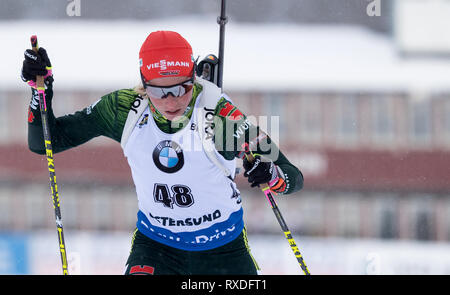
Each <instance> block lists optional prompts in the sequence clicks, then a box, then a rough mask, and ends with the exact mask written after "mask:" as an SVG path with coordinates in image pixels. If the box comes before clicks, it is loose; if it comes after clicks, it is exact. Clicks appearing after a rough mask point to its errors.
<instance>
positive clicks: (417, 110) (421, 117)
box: [409, 100, 431, 144]
mask: <svg viewBox="0 0 450 295" xmlns="http://www.w3.org/2000/svg"><path fill="white" fill-rule="evenodd" d="M409 109H410V112H409V114H410V120H409V122H410V123H409V126H410V132H409V136H410V141H411V142H412V143H414V144H426V143H429V141H430V139H431V106H430V101H429V100H421V101H414V100H412V101H410V108H409Z"/></svg>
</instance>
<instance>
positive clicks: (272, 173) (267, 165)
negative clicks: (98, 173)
mask: <svg viewBox="0 0 450 295" xmlns="http://www.w3.org/2000/svg"><path fill="white" fill-rule="evenodd" d="M243 166H244V170H245V172H244V177H248V182H250V183H251V187H255V186H259V185H260V184H264V183H269V182H271V181H273V180H274V179H276V178H277V177H278V171H277V168H276V165H275V164H274V163H273V162H272V161H269V162H265V161H264V162H263V161H262V160H261V157H260V156H255V159H254V161H253V162H252V163H250V162H249V161H248V160H247V157H244V163H243Z"/></svg>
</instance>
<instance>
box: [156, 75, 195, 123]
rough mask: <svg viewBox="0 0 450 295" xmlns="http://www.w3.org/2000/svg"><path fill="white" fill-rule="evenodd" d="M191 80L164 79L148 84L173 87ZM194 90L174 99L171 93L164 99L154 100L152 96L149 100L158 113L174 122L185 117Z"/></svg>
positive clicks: (183, 78)
mask: <svg viewBox="0 0 450 295" xmlns="http://www.w3.org/2000/svg"><path fill="white" fill-rule="evenodd" d="M189 78H190V77H164V78H156V79H153V80H150V81H148V83H149V84H151V85H152V86H171V85H176V84H179V83H182V82H184V81H186V80H188V79H189ZM192 89H193V88H191V89H190V90H189V91H188V92H186V93H185V94H184V95H182V96H179V97H174V96H173V95H172V94H171V93H169V95H168V96H167V97H166V98H163V99H158V98H154V97H151V96H150V95H149V98H150V100H151V102H152V104H153V105H154V106H155V108H157V109H158V111H159V112H160V113H161V114H163V115H164V117H166V118H167V119H168V120H170V121H172V120H174V119H176V118H177V117H179V116H181V115H183V113H184V111H185V110H186V108H187V106H188V105H189V102H190V101H191V99H192Z"/></svg>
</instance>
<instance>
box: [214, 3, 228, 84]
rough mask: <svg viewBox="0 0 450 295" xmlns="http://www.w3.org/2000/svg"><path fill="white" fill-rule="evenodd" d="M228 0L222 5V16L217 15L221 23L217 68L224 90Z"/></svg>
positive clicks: (219, 80)
mask: <svg viewBox="0 0 450 295" xmlns="http://www.w3.org/2000/svg"><path fill="white" fill-rule="evenodd" d="M225 5H226V1H225V0H222V3H221V7H220V16H218V17H217V23H218V24H219V25H220V38H219V68H218V70H217V86H219V87H220V88H221V89H222V90H223V83H222V82H223V58H224V47H225V25H226V23H227V22H228V17H227V16H226V14H225V8H226V6H225Z"/></svg>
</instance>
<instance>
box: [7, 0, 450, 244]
mask: <svg viewBox="0 0 450 295" xmlns="http://www.w3.org/2000/svg"><path fill="white" fill-rule="evenodd" d="M44 2H46V3H48V6H46V5H42V7H52V9H51V10H50V9H49V10H47V9H41V10H40V13H41V14H42V15H45V16H46V17H49V18H50V19H52V18H53V19H58V20H59V21H61V19H64V18H67V16H66V15H65V14H64V9H65V7H66V5H67V4H66V3H63V4H61V3H60V2H61V1H58V4H56V2H55V1H50V0H48V1H44ZM62 2H64V1H62ZM130 2H132V3H133V5H130ZM144 2H145V4H144ZM211 2H213V1H206V0H205V1H194V0H192V1H182V3H183V4H182V5H180V2H179V1H177V3H176V4H175V3H174V1H165V2H164V3H166V4H165V5H166V6H164V7H166V8H167V7H170V10H171V13H173V14H175V15H178V14H180V15H181V14H182V13H183V12H186V11H188V12H190V13H191V14H194V15H197V16H201V15H210V14H216V13H217V7H216V6H214V7H212V6H213V5H212V4H211ZM244 2H245V3H240V2H239V5H238V4H237V2H233V1H231V2H230V18H231V20H232V21H233V22H235V23H234V24H233V23H232V22H230V24H229V28H230V30H229V31H228V32H229V33H227V34H230V35H227V38H228V39H227V42H233V40H234V42H235V43H227V44H228V45H227V46H228V48H227V50H229V51H227V54H228V52H232V50H233V47H238V45H239V42H244V41H242V40H240V39H238V38H237V37H236V38H234V36H235V35H233V32H237V31H239V30H240V29H242V31H244V30H249V27H250V28H254V27H255V26H254V24H255V23H257V24H259V22H262V21H265V22H267V23H271V24H273V23H275V24H273V26H275V27H276V28H277V30H275V29H274V31H270V30H268V31H267V32H268V33H267V34H266V38H267V39H263V38H258V39H257V41H253V40H251V41H250V42H253V43H254V44H255V47H256V46H259V47H256V48H255V49H254V50H249V52H246V51H240V52H239V53H238V54H233V53H231V54H228V55H226V59H225V60H226V62H228V63H229V64H228V65H229V66H228V65H226V66H227V68H226V70H225V72H226V74H227V71H228V75H229V76H228V79H227V76H226V77H225V81H224V85H225V89H226V90H227V92H228V93H229V95H230V97H232V99H233V101H234V102H235V103H236V104H237V105H238V106H240V108H241V109H242V111H243V112H244V113H246V114H248V115H252V116H254V117H255V118H256V119H259V118H260V117H259V116H268V117H269V120H272V117H271V116H274V118H276V117H278V118H279V129H278V130H272V131H275V132H278V131H279V143H280V146H281V149H282V150H283V151H285V152H286V154H287V156H288V158H289V159H290V160H291V161H292V162H293V163H295V164H296V165H298V167H300V169H301V170H302V171H303V172H304V176H305V187H304V189H303V190H302V191H301V192H299V193H297V194H295V195H293V196H286V197H280V198H279V206H280V208H281V210H282V211H283V214H284V215H285V219H286V221H287V222H288V224H289V226H290V228H291V230H292V231H293V232H296V233H298V234H301V235H308V236H320V237H330V236H340V237H362V238H385V239H418V240H437V241H449V240H450V218H449V217H448V216H449V213H450V179H449V175H450V84H449V82H450V80H449V77H450V76H449V75H447V74H449V73H450V65H449V59H448V57H446V55H447V54H450V47H449V46H448V44H446V43H445V42H444V41H443V40H441V39H445V38H436V37H435V35H439V34H441V33H442V32H440V31H439V30H438V29H437V28H436V27H426V26H425V25H424V24H427V23H428V24H429V23H430V19H432V17H433V16H435V15H436V14H435V13H436V11H439V10H441V11H442V10H444V11H446V10H445V9H448V3H445V1H441V2H439V1H430V2H433V5H441V6H436V7H437V10H432V9H431V10H430V15H429V18H426V17H423V18H421V19H420V20H418V19H417V18H416V19H415V20H416V22H415V25H416V26H421V25H422V28H423V30H426V29H428V30H429V31H426V32H423V34H421V35H420V36H421V38H422V39H421V40H418V39H417V38H418V37H417V36H419V35H418V34H415V36H416V37H417V38H416V39H413V38H412V37H411V29H412V28H411V27H410V26H411V20H410V19H409V18H408V13H404V12H405V11H407V12H409V13H411V11H418V10H419V11H424V10H423V9H424V7H416V6H414V5H417V4H414V1H404V3H407V2H410V4H411V5H410V6H408V5H405V6H398V7H396V8H397V9H396V10H394V9H393V7H392V6H391V5H393V4H391V3H392V2H394V1H381V5H382V9H381V15H380V16H379V17H377V16H373V17H370V16H368V15H367V14H366V7H367V4H368V3H369V2H370V1H356V0H355V1H344V2H345V3H346V4H345V5H343V6H342V5H338V4H337V2H338V1H286V4H285V5H279V4H277V3H279V2H277V1H268V0H266V1H258V2H257V4H256V1H244ZM339 2H340V3H342V2H341V1H339ZM397 2H398V1H397ZM81 3H82V9H83V10H82V16H81V17H80V18H79V19H74V20H71V21H72V24H73V25H74V27H76V26H77V23H78V22H81V20H83V18H85V19H84V20H89V21H92V20H95V25H92V31H91V33H92V35H91V34H89V31H88V30H84V31H83V32H81V33H80V34H79V35H77V36H78V37H77V38H78V39H75V40H77V42H78V41H84V42H92V43H91V44H94V43H95V42H96V40H95V36H96V35H95V32H96V31H95V30H96V29H98V28H99V27H98V26H99V25H101V23H99V22H98V20H99V19H108V21H111V20H114V19H117V21H119V19H121V20H120V21H124V20H123V19H122V18H127V17H128V18H130V17H133V16H136V18H137V19H139V20H144V19H146V18H147V16H151V18H152V21H153V24H154V23H158V19H156V20H155V19H153V18H156V16H161V17H166V16H167V15H166V14H167V9H164V8H163V7H161V6H155V7H159V10H158V9H156V8H155V7H153V5H154V4H153V1H150V3H149V2H148V1H137V0H136V1H127V2H126V3H127V4H126V5H127V6H128V7H133V9H132V10H130V9H127V8H125V7H123V6H124V5H125V4H124V3H125V2H123V1H110V4H109V5H108V7H101V6H100V4H99V2H98V1H89V2H87V1H86V2H84V1H82V2H81ZM388 3H389V4H388ZM53 4H55V5H54V6H53ZM27 5H31V4H30V2H28V1H2V2H1V4H0V8H1V9H0V18H1V20H3V21H6V22H4V24H8V22H10V21H14V22H17V21H18V20H21V19H22V20H24V19H25V18H28V17H30V16H31V15H30V13H29V11H30V10H29V9H28V8H27V7H28V6H27ZM33 5H34V4H33ZM58 5H59V6H58ZM88 5H92V6H90V7H97V8H96V9H93V8H92V9H91V8H89V7H88ZM95 5H97V6H95ZM238 6H239V7H238ZM58 7H59V8H58ZM117 7H123V9H117ZM267 7H270V8H267ZM425 7H426V8H429V7H428V6H425ZM436 7H435V8H436ZM150 8H155V9H150ZM414 9H415V10H414ZM27 11H28V13H27ZM61 11H62V12H61ZM394 11H395V12H396V13H394ZM119 12H120V13H119ZM163 12H164V13H166V14H164V13H163ZM33 15H35V14H33ZM212 19H213V18H212ZM283 21H288V22H289V24H290V25H292V24H296V25H295V28H296V29H295V30H294V29H293V28H292V27H290V26H287V25H286V27H287V30H292V32H293V33H295V34H297V35H295V34H294V35H291V38H292V40H290V41H289V42H286V43H287V44H278V45H279V47H280V48H279V49H280V50H281V49H283V48H284V49H283V50H286V48H285V47H289V46H290V45H291V43H290V42H295V40H296V39H298V40H300V41H299V42H298V43H292V44H293V45H296V46H298V47H296V48H291V51H283V54H285V55H278V54H277V52H276V51H271V52H268V53H267V52H266V53H267V54H268V55H269V58H266V59H264V60H255V61H253V60H252V62H254V63H255V65H253V64H252V63H250V62H249V60H250V59H251V58H252V56H251V54H252V53H253V54H255V56H258V54H257V53H258V52H260V51H261V52H264V49H265V48H264V46H269V45H267V44H266V42H267V43H270V42H271V40H274V39H276V36H277V33H276V32H278V34H281V33H282V31H283V27H284V25H285V23H283ZM435 21H436V22H435V23H438V21H437V20H435ZM441 21H445V20H444V19H442V20H441ZM243 22H246V23H245V24H243ZM421 22H422V23H421ZM267 23H266V25H267ZM16 24H17V23H16ZM26 24H27V23H24V24H23V26H24V27H26ZM233 25H234V26H235V27H232V26H233ZM241 25H242V26H241ZM19 26H20V24H19ZM42 26H43V27H45V28H52V25H51V24H50V25H48V24H43V25H42ZM62 26H64V25H62ZM124 26H126V24H124ZM137 26H139V23H133V24H132V25H131V27H132V28H133V29H135V28H136V27H137ZM207 26H211V27H213V30H214V31H217V32H218V28H217V24H215V23H209V24H208V25H207ZM246 26H249V27H246ZM179 27H182V24H179ZM1 28H2V30H5V31H6V25H3V26H2V27H1ZM65 28H66V27H65ZM189 28H190V27H189ZM196 28H197V29H198V30H201V29H200V25H198V27H196ZM264 28H268V27H266V26H264ZM280 28H281V29H280ZM447 28H448V27H447ZM297 29H298V31H297ZM433 29H434V30H435V31H433ZM104 30H105V33H106V31H107V28H104ZM49 31H50V29H48V30H47V31H45V32H46V34H47V35H46V37H47V38H48V39H50V38H51V36H50V37H48V36H49V33H48V32H49ZM70 32H71V31H69V32H68V31H64V32H57V33H55V34H60V35H57V36H59V37H61V39H58V41H57V42H60V47H59V48H56V44H54V45H52V46H50V45H49V48H52V51H53V53H54V54H55V55H58V54H59V55H61V54H64V55H65V54H67V51H65V50H70V49H69V48H67V43H66V41H67V40H66V39H64V37H62V34H63V33H64V34H69V33H70ZM292 32H291V33H292ZM430 32H431V33H430ZM2 33H3V32H2ZM259 33H261V32H259ZM249 34H250V35H249V36H252V34H253V35H256V34H258V29H254V30H252V31H251V32H250V33H249ZM27 36H28V35H25V36H23V39H26V38H27ZM83 36H84V37H83ZM97 36H98V37H99V38H101V36H100V35H98V34H97ZM119 36H120V35H119ZM311 36H316V37H315V38H312V37H311ZM317 36H319V37H321V38H317ZM441 36H442V35H441ZM69 37H70V36H69ZM322 37H323V38H322ZM21 38H22V37H21ZM83 38H85V39H83ZM140 38H142V36H140ZM255 38H256V37H255ZM427 38H434V39H432V40H433V42H431V41H430V39H427ZM236 40H238V41H236ZM255 40H256V39H255ZM355 40H356V41H355ZM214 41H215V40H214ZM413 41H414V42H413ZM441 41H442V42H441ZM195 42H199V41H198V40H196V41H195ZM206 42H210V43H211V42H212V41H208V40H206ZM320 42H322V43H320ZM430 42H431V43H430ZM318 43H320V44H318ZM344 43H346V44H344ZM23 44H25V46H26V40H25V42H24V43H23ZM198 44H200V43H198ZM139 45H140V44H139V43H138V46H139ZM213 45H214V48H215V46H216V43H214V44H213ZM275 45H277V44H275ZM275 45H274V46H275ZM425 45H427V46H425ZM20 46H22V45H21V44H19V45H17V46H16V47H18V48H22V47H20ZM273 48H274V47H270V50H272V49H273ZM21 50H23V49H21ZM88 50H90V52H95V50H96V49H95V46H93V45H92V47H91V48H89V49H88ZM322 51H323V52H322ZM58 52H59V53H58ZM107 52H108V50H104V51H103V54H105V55H106V56H107V57H105V56H102V58H105V59H109V60H113V59H114V58H115V57H114V56H111V55H107ZM16 53H18V54H17V56H15V57H17V59H16V60H13V61H12V62H13V64H17V66H16V70H15V73H16V76H15V77H14V78H13V79H17V80H18V79H19V73H20V63H21V56H20V54H21V52H14V54H16ZM69 53H70V52H69ZM202 53H203V55H206V54H207V53H210V52H202ZM92 54H94V53H92ZM121 54H123V52H122V51H121ZM267 54H266V55H267ZM123 55H126V54H123ZM51 56H52V55H51ZM87 56H88V53H82V54H80V55H79V56H78V57H77V58H79V60H84V59H85V58H87ZM287 56H288V57H289V58H290V60H283V59H282V58H284V57H287ZM305 56H306V57H305ZM92 58H93V59H94V58H95V56H94V57H92ZM278 58H280V59H279V60H278V61H280V60H281V61H282V62H283V63H284V65H283V67H282V68H277V59H278ZM327 58H330V59H329V60H327ZM237 59H239V61H236V60H237ZM319 59H320V60H319ZM341 59H344V62H339V61H340V60H341ZM60 60H61V59H60ZM114 62H115V61H114ZM298 63H300V64H301V67H300V68H301V69H302V74H299V76H297V75H296V72H295V71H291V70H290V69H289V65H290V64H293V65H298ZM257 64H260V66H264V65H268V66H267V69H266V72H267V71H270V72H271V73H272V76H271V77H272V78H271V80H264V79H265V78H264V77H262V76H258V72H259V74H261V71H262V69H263V68H258V65H257ZM136 65H137V63H136ZM91 66H93V64H92V63H90V64H89V65H87V67H91ZM240 66H242V68H240ZM247 67H253V68H254V71H253V72H251V73H252V75H251V77H246V78H245V77H244V78H243V76H239V75H238V73H237V72H238V71H241V72H242V71H243V74H242V75H245V74H246V73H245V72H246V71H249V70H248V68H247ZM232 68H233V69H235V71H234V72H233V73H230V72H232V70H231V69H232ZM71 70H72V69H71ZM82 70H83V71H84V69H82ZM58 71H59V72H60V74H59V76H58V78H57V80H56V82H55V97H56V99H58V103H55V104H54V110H55V114H57V115H63V114H66V113H71V112H73V111H75V110H79V109H81V108H84V107H87V106H88V105H90V104H91V103H92V102H94V101H95V100H96V99H98V98H100V97H101V96H102V95H104V94H106V93H108V91H111V90H113V89H114V88H113V86H111V84H108V83H106V82H105V83H104V81H103V77H102V73H101V72H99V69H93V68H89V71H88V73H86V75H88V76H89V74H90V73H91V72H92V78H90V80H91V81H92V82H91V84H89V85H88V83H79V85H76V83H77V81H78V80H76V79H77V78H76V77H75V78H74V77H73V76H70V75H69V74H71V73H62V72H63V71H62V70H61V68H59V69H58V68H56V67H55V75H57V74H58ZM67 71H69V70H66V72H67ZM73 71H74V72H75V73H79V72H80V69H76V68H73ZM273 72H275V73H273ZM72 74H73V73H72ZM103 74H104V75H108V74H110V73H103ZM95 75H97V78H96V77H95ZM125 75H128V74H125ZM277 75H278V79H273V77H277ZM119 78H120V77H119ZM9 79H10V80H11V79H12V78H10V77H9ZM71 79H72V80H71ZM80 79H81V78H80ZM106 80H107V79H106ZM60 81H61V82H60ZM64 81H66V82H64ZM71 81H72V82H73V83H74V84H70V82H71ZM242 81H243V82H242ZM15 83H16V84H15ZM20 83H21V82H20V81H17V82H11V83H4V84H3V85H2V84H0V155H1V157H0V167H1V170H0V171H1V172H0V183H1V186H0V230H3V231H9V230H33V229H41V228H50V229H53V228H54V219H53V208H52V207H51V205H50V204H51V203H50V191H49V188H48V184H47V181H48V179H47V177H48V176H47V171H46V162H45V161H46V160H45V158H42V157H40V156H38V155H35V154H32V153H31V152H30V151H28V149H27V146H26V140H27V139H26V136H27V135H26V128H27V127H26V115H27V107H28V98H29V96H30V94H29V91H28V90H26V87H25V86H24V85H21V84H20ZM64 83H69V84H68V85H66V86H64V85H63V84H64ZM58 84H59V85H60V86H61V85H62V86H63V87H59V86H58ZM18 85H20V86H18ZM92 85H96V87H93V86H92ZM122 85H123V84H122ZM132 86H134V85H130V84H128V85H127V86H126V87H132ZM247 86H248V87H247ZM58 87H59V88H58ZM120 87H123V86H120ZM273 120H276V119H273ZM268 126H269V127H270V126H271V125H270V121H269V125H268ZM269 129H270V128H269ZM267 131H268V132H269V133H271V130H267ZM55 160H56V169H57V177H58V185H59V188H60V195H61V202H62V210H63V220H64V225H65V227H66V228H69V229H81V230H85V229H89V230H110V231H119V230H120V231H130V232H131V231H132V230H133V228H134V223H135V220H136V215H135V214H136V212H137V211H136V210H137V208H136V207H137V206H136V197H135V191H134V187H133V184H132V181H131V174H130V170H129V168H128V166H127V163H126V160H125V159H124V158H123V154H122V151H121V149H120V146H119V145H118V144H117V143H113V142H112V141H110V140H106V139H95V140H93V141H92V142H89V143H88V144H86V145H84V146H82V147H79V148H77V149H74V150H70V151H67V152H64V153H62V154H58V155H56V156H55ZM239 187H240V188H241V192H242V194H243V196H244V203H243V205H244V209H246V212H248V213H247V215H246V222H247V228H248V230H249V231H250V232H253V233H278V232H279V231H280V230H279V226H278V224H277V223H276V220H275V218H274V217H273V213H272V212H271V210H270V207H269V206H268V204H266V201H265V200H264V198H263V197H262V196H261V194H260V192H259V191H258V190H249V189H246V183H245V180H244V179H243V177H240V179H239ZM250 213H251V214H250Z"/></svg>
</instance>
